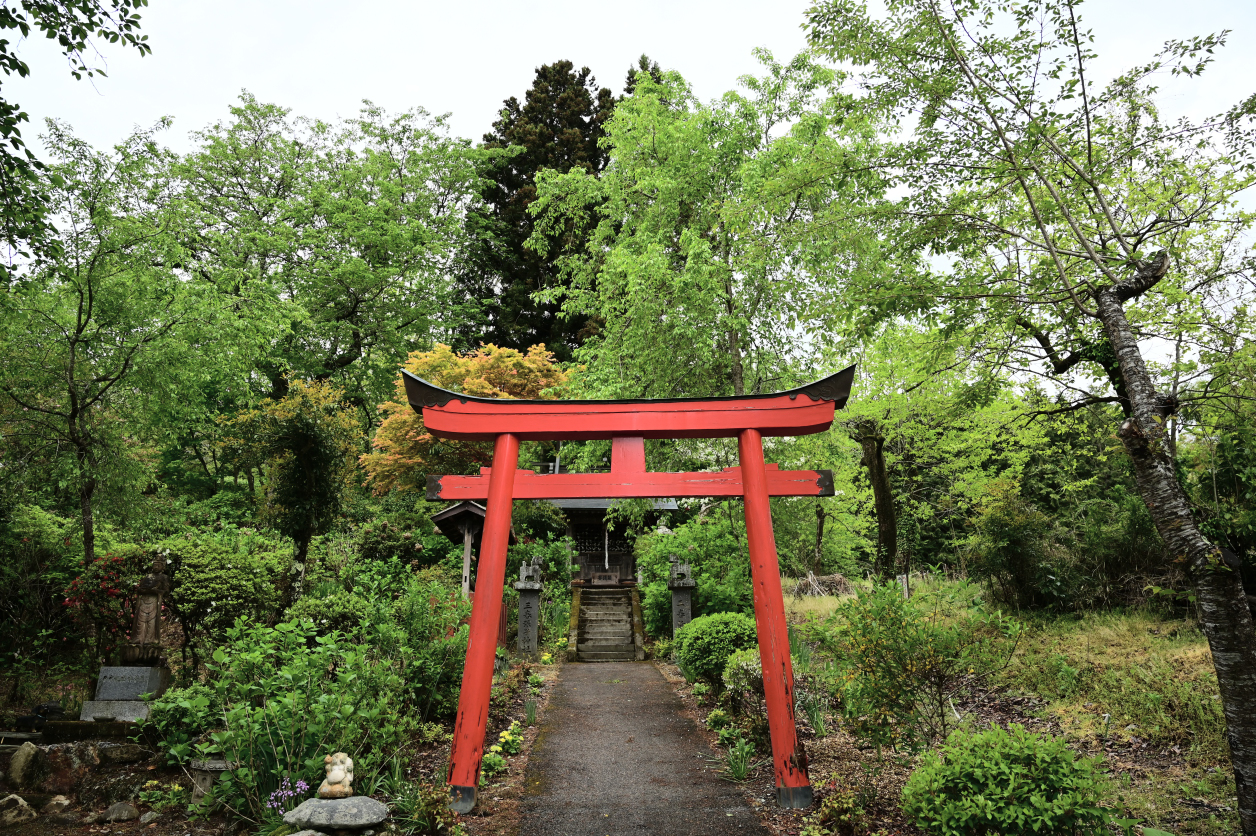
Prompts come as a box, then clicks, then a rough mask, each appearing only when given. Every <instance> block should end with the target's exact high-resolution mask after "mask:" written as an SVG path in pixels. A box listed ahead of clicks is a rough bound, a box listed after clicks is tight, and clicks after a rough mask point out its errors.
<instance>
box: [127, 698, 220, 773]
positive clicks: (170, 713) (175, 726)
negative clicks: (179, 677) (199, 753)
mask: <svg viewBox="0 0 1256 836" xmlns="http://www.w3.org/2000/svg"><path fill="white" fill-rule="evenodd" d="M221 721H222V703H221V701H220V698H219V694H218V692H217V691H215V690H214V689H213V688H210V687H209V686H208V685H204V684H202V683H200V682H193V683H191V684H189V685H186V686H183V687H177V688H170V689H168V690H167V691H166V693H164V694H162V695H161V696H160V697H159V698H158V699H156V700H154V701H153V702H151V703H150V704H149V707H148V719H147V720H145V721H144V728H145V729H146V730H149V729H151V730H152V732H153V733H154V734H156V735H157V736H158V738H159V739H160V740H161V743H160V748H161V751H162V753H163V754H164V756H165V757H166V760H167V761H168V762H169V763H172V764H176V763H177V764H185V763H187V762H188V761H189V760H190V759H191V757H192V754H193V748H192V747H193V745H194V744H195V743H196V741H197V740H198V739H200V738H201V736H202V735H204V734H205V733H206V732H208V731H210V730H211V729H214V728H217V727H218V726H219V724H220V723H221Z"/></svg>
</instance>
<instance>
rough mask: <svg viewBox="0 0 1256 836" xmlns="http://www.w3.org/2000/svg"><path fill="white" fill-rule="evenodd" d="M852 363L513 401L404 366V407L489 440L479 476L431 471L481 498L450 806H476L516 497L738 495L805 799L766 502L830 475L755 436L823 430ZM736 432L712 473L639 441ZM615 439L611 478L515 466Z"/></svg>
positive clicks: (772, 716)
mask: <svg viewBox="0 0 1256 836" xmlns="http://www.w3.org/2000/svg"><path fill="white" fill-rule="evenodd" d="M853 378H854V367H853V366H852V367H850V368H848V369H845V370H843V371H841V372H838V373H837V374H836V375H833V376H831V377H828V378H825V379H824V380H821V381H817V382H816V383H813V384H810V385H809V386H804V387H801V388H799V389H794V390H791V391H789V392H781V393H777V394H772V395H752V396H746V397H738V398H705V399H675V400H665V401H663V400H636V401H517V400H499V399H493V398H477V397H474V396H470V395H462V394H458V393H455V392H449V391H446V390H444V389H440V388H438V387H435V386H433V385H432V384H430V383H428V382H427V381H424V380H422V379H420V378H418V377H415V376H414V375H411V374H409V373H408V372H406V373H404V379H405V383H406V391H407V394H408V396H409V400H410V404H411V406H412V407H413V408H414V409H415V410H416V411H419V412H421V413H422V415H423V419H424V423H425V425H426V428H427V430H428V431H429V432H431V433H432V434H433V435H436V436H438V437H444V438H462V439H479V440H489V439H491V440H492V441H493V466H492V467H491V468H483V469H482V470H481V475H479V476H444V477H429V478H428V498H429V499H453V500H463V499H487V501H488V502H487V512H486V515H485V520H484V535H483V541H482V545H481V547H480V567H479V573H478V575H477V582H476V583H477V591H478V592H480V593H481V594H477V595H476V596H475V601H474V603H473V604H472V610H471V625H470V629H471V633H470V639H469V642H468V645H467V658H466V667H465V670H464V673H463V679H462V690H461V692H460V694H459V699H458V714H457V719H456V721H455V725H454V736H453V744H452V747H451V750H450V763H449V769H448V781H449V784H450V796H451V801H450V807H451V808H452V809H454V810H455V811H458V812H469V811H470V810H471V808H472V807H474V806H475V800H476V788H477V787H478V785H479V777H480V763H481V760H482V759H483V755H484V734H485V731H486V727H487V723H488V706H489V697H490V693H491V688H492V677H493V659H494V656H495V653H496V641H495V639H496V635H497V621H498V619H499V617H500V612H501V605H502V601H501V593H502V587H503V584H504V582H505V573H506V547H507V545H508V537H509V533H510V510H511V504H512V501H513V500H514V499H541V498H549V499H559V498H572V497H612V498H629V497H645V498H648V497H665V496H670V497H682V496H683V497H690V496H700V497H708V496H741V497H743V498H744V500H745V514H746V539H747V543H748V545H749V551H750V571H751V582H752V584H753V588H754V610H755V624H756V628H757V633H758V642H759V655H760V659H761V661H762V664H763V682H764V695H765V702H766V703H767V713H768V728H769V731H770V733H771V737H772V761H773V767H774V772H775V777H776V787H777V802H778V804H780V806H782V807H790V808H801V807H808V806H810V805H811V803H812V791H811V785H810V781H809V779H808V776H807V758H806V753H805V751H804V749H803V747H802V743H801V741H800V740H799V739H798V730H797V726H796V723H795V718H794V690H793V689H794V675H793V669H792V666H791V663H790V655H789V637H788V633H787V628H786V624H785V605H784V597H783V595H782V591H781V576H780V569H779V565H778V562H777V554H776V542H775V537H774V536H773V532H772V515H771V510H770V508H769V505H768V498H769V496H828V495H831V494H832V490H833V482H832V476H831V474H829V473H828V472H827V471H821V472H817V471H809V470H802V471H781V470H779V469H778V468H777V467H776V466H775V465H767V464H766V463H765V462H764V457H763V441H762V440H763V437H764V436H765V435H767V436H789V435H803V434H807V433H814V432H820V431H822V430H824V429H827V428H828V427H829V425H830V424H831V423H832V421H833V414H834V410H835V409H836V408H837V407H838V406H841V405H843V404H845V402H846V399H847V397H848V396H849V392H850V384H851V381H852V380H853ZM719 437H735V438H737V449H738V454H739V459H740V462H741V466H740V467H735V468H728V469H726V470H724V471H720V472H718V473H651V472H649V471H647V470H646V469H645V439H646V438H719ZM595 438H610V439H612V443H611V472H610V473H597V474H579V473H568V474H555V475H548V476H540V475H537V474H536V473H533V472H532V471H527V470H525V471H518V470H516V468H517V466H518V459H519V443H520V441H521V440H554V439H576V440H584V439H595Z"/></svg>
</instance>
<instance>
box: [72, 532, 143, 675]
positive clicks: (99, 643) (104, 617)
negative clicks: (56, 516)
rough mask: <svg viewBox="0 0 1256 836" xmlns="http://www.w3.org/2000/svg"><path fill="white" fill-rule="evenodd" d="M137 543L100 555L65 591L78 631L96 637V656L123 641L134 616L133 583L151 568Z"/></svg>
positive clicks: (107, 652)
mask: <svg viewBox="0 0 1256 836" xmlns="http://www.w3.org/2000/svg"><path fill="white" fill-rule="evenodd" d="M151 565H152V564H151V560H150V559H149V556H148V555H147V554H146V553H145V552H144V550H143V549H141V548H140V547H138V546H118V547H116V548H114V549H111V550H110V551H109V552H107V553H106V554H103V555H99V556H98V557H97V558H96V559H95V560H93V561H92V562H91V564H90V565H88V566H87V567H85V568H84V569H83V571H82V573H81V574H80V575H79V576H78V577H77V578H75V579H74V580H73V581H71V582H70V586H69V587H68V588H67V589H66V590H65V596H66V598H65V604H66V607H67V608H68V609H69V610H70V612H71V613H72V617H73V619H74V621H75V622H76V623H77V625H78V627H79V630H80V631H81V632H83V633H85V634H88V635H92V636H94V637H95V647H94V651H95V655H96V656H97V657H99V658H108V657H109V656H111V655H113V652H114V650H115V649H116V648H117V647H118V645H120V644H121V643H122V642H124V641H126V637H127V634H128V632H129V631H130V629H131V620H132V617H133V615H134V603H135V585H136V584H137V583H138V582H139V580H140V578H141V577H143V576H144V574H145V573H147V572H148V571H149V568H150V567H151Z"/></svg>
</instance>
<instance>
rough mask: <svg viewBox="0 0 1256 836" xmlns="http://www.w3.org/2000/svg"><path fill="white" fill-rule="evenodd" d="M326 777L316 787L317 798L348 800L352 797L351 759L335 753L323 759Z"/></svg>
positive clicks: (341, 753) (343, 754)
mask: <svg viewBox="0 0 1256 836" xmlns="http://www.w3.org/2000/svg"><path fill="white" fill-rule="evenodd" d="M323 763H324V764H325V765H326V768H327V777H326V778H324V779H323V783H322V784H320V785H319V787H318V797H319V798H348V797H349V796H351V795H353V786H352V784H353V758H351V757H349V756H348V755H346V754H345V753H344V752H337V753H336V754H334V755H328V756H327V757H325V758H323Z"/></svg>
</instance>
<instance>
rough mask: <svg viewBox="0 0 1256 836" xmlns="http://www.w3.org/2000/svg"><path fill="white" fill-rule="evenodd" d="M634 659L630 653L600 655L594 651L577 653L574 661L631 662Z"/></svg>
mask: <svg viewBox="0 0 1256 836" xmlns="http://www.w3.org/2000/svg"><path fill="white" fill-rule="evenodd" d="M635 658H636V657H635V656H634V654H633V653H632V652H631V651H627V652H619V651H617V652H615V653H600V652H596V651H583V652H581V651H577V652H576V660H577V661H579V662H631V661H633V660H634V659H635Z"/></svg>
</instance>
